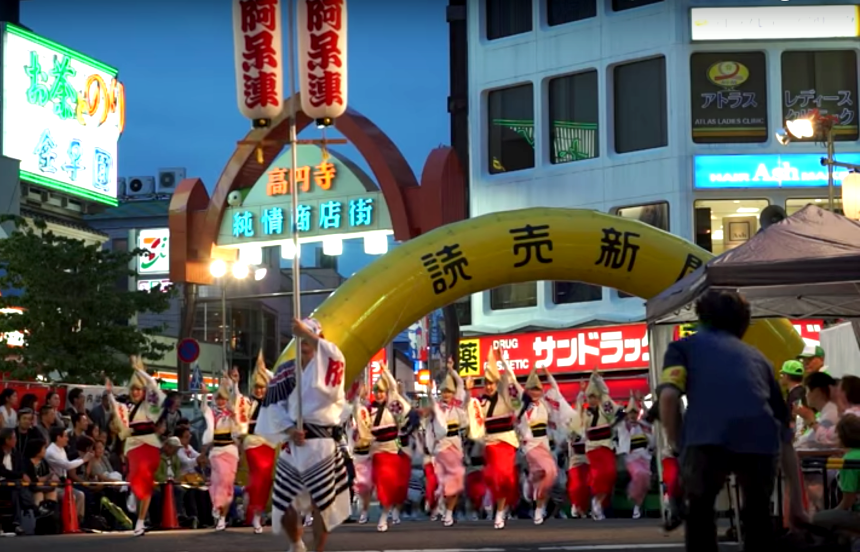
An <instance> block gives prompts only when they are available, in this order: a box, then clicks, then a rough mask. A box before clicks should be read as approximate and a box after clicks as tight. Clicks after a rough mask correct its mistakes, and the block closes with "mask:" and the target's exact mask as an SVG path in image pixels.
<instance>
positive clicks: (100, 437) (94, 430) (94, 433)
mask: <svg viewBox="0 0 860 552" xmlns="http://www.w3.org/2000/svg"><path fill="white" fill-rule="evenodd" d="M84 435H86V436H87V437H89V438H90V439H92V440H93V442H98V441H101V442H102V443H104V442H105V441H106V440H107V437H105V436H104V434H103V433H102V430H101V428H100V427H99V426H97V425H96V424H94V423H92V422H90V425H89V426H88V427H87V430H86V431H85V432H84Z"/></svg>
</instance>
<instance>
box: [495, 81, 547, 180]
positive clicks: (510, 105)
mask: <svg viewBox="0 0 860 552" xmlns="http://www.w3.org/2000/svg"><path fill="white" fill-rule="evenodd" d="M487 104H488V106H489V122H490V128H489V137H490V140H489V145H490V156H489V162H490V166H489V171H490V174H498V173H503V172H511V171H521V170H523V169H531V168H532V167H534V166H535V148H534V120H535V119H534V114H535V106H534V86H533V85H532V84H531V83H529V84H520V85H517V86H512V87H510V88H502V89H501V90H493V91H492V92H490V93H489V94H488V95H487Z"/></svg>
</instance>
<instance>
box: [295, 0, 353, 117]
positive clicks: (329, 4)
mask: <svg viewBox="0 0 860 552" xmlns="http://www.w3.org/2000/svg"><path fill="white" fill-rule="evenodd" d="M296 21H297V22H298V24H297V28H296V31H297V32H298V37H299V65H298V71H299V87H300V90H301V98H302V111H303V112H304V113H305V115H307V116H308V117H310V118H311V119H325V118H331V119H335V118H337V117H340V116H341V115H343V113H344V112H345V111H346V100H347V94H346V0H298V17H297V18H296Z"/></svg>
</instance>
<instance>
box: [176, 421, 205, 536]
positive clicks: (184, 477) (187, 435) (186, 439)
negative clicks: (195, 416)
mask: <svg viewBox="0 0 860 552" xmlns="http://www.w3.org/2000/svg"><path fill="white" fill-rule="evenodd" d="M175 437H177V438H178V439H179V445H180V447H179V450H178V451H177V452H176V456H177V457H179V463H180V468H179V470H180V478H179V480H180V481H181V482H182V483H185V484H187V485H196V486H195V487H190V488H187V489H185V503H184V506H185V512H186V514H187V515H188V517H189V518H190V524H191V527H192V528H195V529H196V528H197V527H199V526H201V524H205V525H206V526H208V525H210V524H208V523H205V522H204V520H203V519H202V518H201V514H205V513H207V512H209V511H211V510H212V506H211V504H212V502H211V499H210V498H209V493H207V492H206V490H205V488H204V487H203V483H205V481H206V480H205V478H204V477H203V468H204V467H205V466H206V461H207V458H206V455H205V454H200V453H199V452H197V451H196V450H195V449H194V447H192V446H191V429H189V428H188V426H182V425H179V426H178V429H177V430H176V435H175ZM206 521H208V519H207V520H206ZM213 523H214V520H213Z"/></svg>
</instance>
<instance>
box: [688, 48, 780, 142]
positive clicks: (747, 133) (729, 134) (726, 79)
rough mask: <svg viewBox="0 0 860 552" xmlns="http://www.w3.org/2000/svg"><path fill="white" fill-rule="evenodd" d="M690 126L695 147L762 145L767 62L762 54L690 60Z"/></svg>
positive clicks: (716, 54)
mask: <svg viewBox="0 0 860 552" xmlns="http://www.w3.org/2000/svg"><path fill="white" fill-rule="evenodd" d="M690 93H691V94H692V98H691V103H690V108H691V111H692V113H691V115H692V116H691V119H690V120H691V123H692V125H693V142H695V143H697V144H727V143H730V144H740V143H750V142H766V141H767V139H768V136H769V134H768V125H767V61H766V59H765V55H764V52H736V53H733V52H706V53H696V54H693V55H691V56H690Z"/></svg>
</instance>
